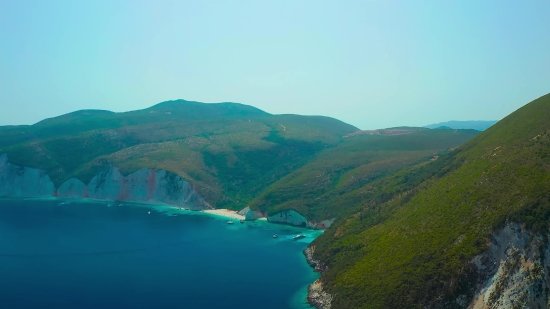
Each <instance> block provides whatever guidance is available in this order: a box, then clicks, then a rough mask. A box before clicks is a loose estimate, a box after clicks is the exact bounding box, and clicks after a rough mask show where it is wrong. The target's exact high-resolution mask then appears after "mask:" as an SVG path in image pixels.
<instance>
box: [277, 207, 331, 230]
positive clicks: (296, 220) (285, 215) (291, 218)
mask: <svg viewBox="0 0 550 309" xmlns="http://www.w3.org/2000/svg"><path fill="white" fill-rule="evenodd" d="M267 221H269V222H274V223H283V224H290V225H294V226H301V227H305V228H310V229H326V228H328V227H329V226H330V225H331V224H332V223H333V222H334V219H331V220H323V221H321V222H318V223H317V222H311V221H308V220H307V219H306V218H305V217H304V216H302V215H301V214H300V213H299V212H297V211H295V210H285V211H282V212H279V213H277V214H275V215H272V216H268V217H267Z"/></svg>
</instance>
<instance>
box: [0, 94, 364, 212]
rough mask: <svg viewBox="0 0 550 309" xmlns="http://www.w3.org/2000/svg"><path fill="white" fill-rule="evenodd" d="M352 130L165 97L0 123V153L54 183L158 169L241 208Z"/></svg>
mask: <svg viewBox="0 0 550 309" xmlns="http://www.w3.org/2000/svg"><path fill="white" fill-rule="evenodd" d="M356 130H357V128H355V127H353V126H351V125H348V124H346V123H343V122H341V121H339V120H336V119H333V118H329V117H321V116H298V115H271V114H268V113H266V112H264V111H261V110H259V109H257V108H254V107H251V106H247V105H243V104H238V103H216V104H205V103H198V102H189V101H183V100H177V101H168V102H163V103H160V104H157V105H155V106H153V107H151V108H148V109H144V110H138V111H132V112H126V113H113V112H108V111H94V110H84V111H77V112H73V113H70V114H66V115H62V116H59V117H55V118H50V119H46V120H44V121H41V122H39V123H37V124H35V125H32V126H16V127H0V152H3V153H7V154H8V156H9V158H10V161H11V162H12V163H14V164H17V165H22V166H29V167H34V168H40V169H44V170H45V171H46V172H47V173H48V174H49V175H50V177H51V178H52V180H53V181H54V183H55V184H56V185H57V186H59V185H60V184H61V183H63V182H64V181H65V180H67V179H69V178H71V177H77V178H79V179H81V180H82V181H84V182H88V181H89V180H90V179H91V178H92V177H93V176H94V175H96V174H97V173H98V172H100V171H101V170H103V169H105V168H107V167H108V166H110V165H114V166H117V167H120V168H121V170H122V172H123V173H131V172H134V171H136V170H138V169H140V168H143V167H148V168H161V169H166V170H169V171H172V172H175V173H177V174H179V175H180V176H182V177H184V178H185V179H187V180H188V181H189V182H191V183H192V184H193V185H194V186H195V187H196V189H197V190H198V191H199V193H201V194H202V195H203V196H204V197H205V198H206V199H207V201H208V202H210V203H211V204H212V205H215V206H217V207H228V208H234V209H238V208H243V207H245V206H246V203H247V202H248V201H249V200H251V199H252V197H253V196H255V195H256V194H258V193H259V192H260V191H261V190H262V189H263V188H265V187H266V186H268V185H269V184H271V183H273V182H274V181H276V180H277V179H279V178H280V177H282V176H284V175H286V174H288V173H289V172H291V171H292V170H294V169H296V168H298V167H300V166H302V165H303V164H305V163H306V162H307V160H308V159H309V158H310V157H311V156H313V155H314V154H316V153H318V152H320V151H322V150H323V149H325V148H328V147H333V146H334V145H336V144H337V143H339V142H340V140H341V138H342V136H343V135H345V134H348V133H351V132H354V131H356Z"/></svg>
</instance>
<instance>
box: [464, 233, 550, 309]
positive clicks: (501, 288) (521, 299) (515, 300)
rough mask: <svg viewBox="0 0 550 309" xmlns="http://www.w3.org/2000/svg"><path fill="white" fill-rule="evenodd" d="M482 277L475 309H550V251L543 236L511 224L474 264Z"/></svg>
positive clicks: (473, 301)
mask: <svg viewBox="0 0 550 309" xmlns="http://www.w3.org/2000/svg"><path fill="white" fill-rule="evenodd" d="M472 262H473V263H474V265H475V266H476V268H477V271H478V274H480V279H481V280H480V282H481V284H480V285H479V286H478V289H477V290H478V292H477V293H476V295H475V297H474V299H473V300H471V302H470V303H469V305H468V301H467V300H466V299H465V297H462V299H461V297H459V298H458V299H457V303H459V304H460V303H461V302H463V303H464V307H468V308H471V309H489V308H490V309H505V308H548V307H550V306H549V301H550V299H549V296H550V295H549V288H550V250H549V248H548V243H547V241H546V240H545V239H544V238H543V237H541V236H540V235H535V234H534V233H532V232H530V231H528V230H525V229H523V228H522V226H520V225H519V224H509V225H507V226H506V227H504V228H503V229H502V230H501V231H500V232H499V233H498V234H496V235H494V237H493V240H492V242H491V244H490V246H489V250H487V251H486V252H484V253H483V254H480V255H478V256H476V257H475V258H474V259H473V261H472Z"/></svg>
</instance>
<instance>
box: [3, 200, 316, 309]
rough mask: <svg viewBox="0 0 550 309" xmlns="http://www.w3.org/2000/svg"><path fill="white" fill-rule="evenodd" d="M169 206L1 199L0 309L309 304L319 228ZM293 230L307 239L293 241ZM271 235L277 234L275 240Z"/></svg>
mask: <svg viewBox="0 0 550 309" xmlns="http://www.w3.org/2000/svg"><path fill="white" fill-rule="evenodd" d="M227 220H228V219H227V218H223V217H216V216H211V215H206V214H202V213H196V212H190V211H182V210H177V209H174V208H171V207H163V206H151V205H139V204H129V203H124V204H120V203H115V202H110V203H106V202H95V201H87V200H59V199H51V200H32V199H31V200H23V199H2V200H0V274H2V275H1V276H0V300H1V302H2V303H1V305H0V306H1V307H2V308H163V309H164V308H166V309H168V308H188V309H194V308H197V309H198V308H201V309H207V308H212V309H215V308H244V309H247V308H266V309H267V308H273V309H284V308H289V309H304V308H311V307H310V306H309V305H308V304H307V302H306V294H307V285H308V284H310V283H312V282H313V281H315V280H316V279H317V278H318V274H316V273H314V272H313V270H312V268H311V267H310V266H309V265H308V264H307V262H306V261H305V258H304V256H303V254H302V251H303V250H304V249H305V248H306V247H307V245H308V243H309V242H311V241H312V240H313V239H314V238H315V237H317V236H318V235H319V234H320V232H319V231H313V230H305V229H300V228H295V227H290V226H284V225H277V224H272V223H267V222H261V221H255V222H245V223H244V224H241V223H239V222H238V221H235V223H234V224H232V225H228V224H226V222H227ZM298 233H304V234H306V235H307V237H306V238H303V239H300V240H293V239H292V237H293V236H294V235H296V234H298ZM273 234H278V235H279V238H273V237H272V236H273Z"/></svg>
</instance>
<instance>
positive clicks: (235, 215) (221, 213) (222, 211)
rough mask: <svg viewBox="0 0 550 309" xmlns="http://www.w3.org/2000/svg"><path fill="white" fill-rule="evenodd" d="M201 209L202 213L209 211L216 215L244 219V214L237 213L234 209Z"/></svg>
mask: <svg viewBox="0 0 550 309" xmlns="http://www.w3.org/2000/svg"><path fill="white" fill-rule="evenodd" d="M201 211H202V212H204V213H209V214H213V215H217V216H223V217H227V218H231V219H235V220H244V216H242V215H239V214H238V213H237V212H236V211H234V210H229V209H207V210H201Z"/></svg>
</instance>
